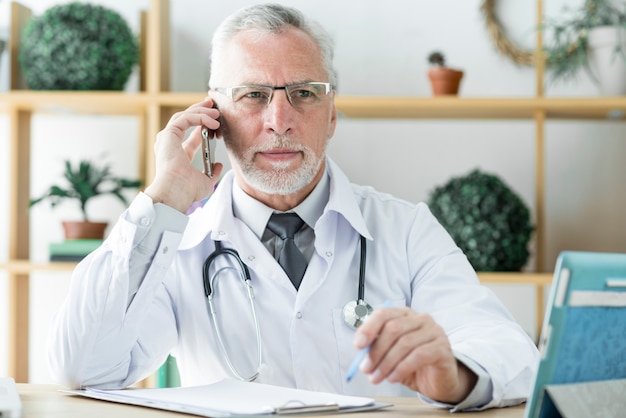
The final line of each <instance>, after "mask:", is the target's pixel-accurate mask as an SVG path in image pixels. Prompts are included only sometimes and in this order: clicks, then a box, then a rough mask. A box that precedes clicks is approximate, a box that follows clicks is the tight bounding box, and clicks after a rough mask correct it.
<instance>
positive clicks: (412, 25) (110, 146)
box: [0, 0, 626, 382]
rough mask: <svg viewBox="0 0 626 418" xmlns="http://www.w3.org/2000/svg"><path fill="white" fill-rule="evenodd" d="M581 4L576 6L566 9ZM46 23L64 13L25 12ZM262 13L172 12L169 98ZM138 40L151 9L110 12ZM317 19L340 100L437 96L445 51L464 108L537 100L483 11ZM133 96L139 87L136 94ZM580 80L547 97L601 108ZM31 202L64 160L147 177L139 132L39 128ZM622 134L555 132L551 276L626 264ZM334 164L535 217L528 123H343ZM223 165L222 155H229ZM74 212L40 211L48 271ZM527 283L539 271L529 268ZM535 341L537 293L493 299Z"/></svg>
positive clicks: (367, 5) (521, 17)
mask: <svg viewBox="0 0 626 418" xmlns="http://www.w3.org/2000/svg"><path fill="white" fill-rule="evenodd" d="M582 1H583V0H570V1H569V2H567V3H569V4H575V3H579V4H580V3H582ZM21 2H22V3H23V4H25V5H27V6H28V7H30V8H32V9H33V11H34V12H35V14H40V13H42V12H43V11H44V10H45V9H47V8H48V7H50V6H51V5H53V4H59V3H65V2H67V1H53V0H28V1H27V0H22V1H21ZM250 2H251V1H242V0H230V1H228V2H217V1H197V0H196V1H194V0H172V1H171V8H172V10H171V17H172V55H173V56H172V87H173V89H174V90H176V91H203V90H205V89H206V82H207V79H208V77H207V71H208V68H207V67H208V64H207V63H208V61H207V55H208V50H209V47H208V42H209V39H210V36H211V33H212V31H213V29H214V28H215V26H216V25H217V24H218V23H219V22H220V21H221V20H222V19H223V18H224V17H225V16H226V15H228V14H229V13H230V12H232V11H234V10H235V9H237V8H239V7H241V6H243V5H246V4H248V3H250ZM98 3H100V4H103V5H105V6H108V7H111V8H114V9H115V10H117V11H119V12H121V13H122V14H123V15H124V16H125V17H126V19H127V20H128V21H129V24H131V26H132V27H133V28H134V29H136V28H137V27H138V12H139V10H140V9H141V8H146V7H147V5H148V3H149V2H148V1H147V0H140V1H134V2H128V1H125V0H100V1H98ZM284 3H285V4H289V5H295V6H297V7H299V8H301V9H302V10H303V11H305V12H306V13H309V14H310V15H312V16H314V17H315V18H316V19H318V20H319V21H320V22H321V23H322V24H324V25H325V26H326V27H327V28H328V29H329V30H330V31H331V33H332V34H333V36H334V37H335V40H336V44H337V60H336V63H337V67H338V71H339V80H340V83H339V84H340V85H339V92H340V94H350V95H395V96H429V95H430V87H429V85H428V81H427V78H426V71H427V70H428V64H427V61H426V57H427V55H428V53H429V52H431V51H432V50H435V49H439V50H442V51H443V52H444V53H445V55H446V57H447V61H448V63H449V64H450V65H451V66H456V67H461V68H463V69H464V70H465V78H464V80H463V84H462V87H461V95H463V96H472V97H532V96H533V95H534V91H535V84H534V83H535V80H534V70H532V69H531V68H526V67H518V66H516V65H515V64H513V63H512V62H511V61H509V59H508V58H506V57H504V56H502V55H499V54H498V53H497V52H496V51H495V48H494V47H493V45H492V43H491V41H490V39H489V37H488V35H487V32H486V30H485V28H484V24H483V21H482V18H481V15H480V11H479V6H480V3H481V1H479V0H438V1H436V2H434V1H426V0H387V1H385V2H378V1H374V0H360V1H358V2H357V1H341V2H338V1H330V0H315V1H307V0H288V1H284ZM534 3H535V2H534V1H525V2H520V1H514V0H508V1H506V0H503V1H500V2H498V15H499V17H500V18H501V20H502V21H503V22H504V25H505V26H506V28H507V31H508V33H509V34H510V37H511V38H512V39H513V40H514V41H515V42H517V43H518V45H520V46H523V47H526V48H531V47H532V46H533V45H534V35H533V29H534V27H535V21H534V18H535V4H534ZM544 3H545V9H546V12H547V14H548V15H551V16H558V14H559V12H560V10H561V6H562V5H563V4H564V3H566V0H549V1H544ZM8 6H9V5H8V2H2V1H1V0H0V37H4V36H6V34H7V31H8V21H7V19H8V17H7V12H8ZM7 65H8V57H7V54H6V53H5V54H3V56H2V57H1V58H0V90H6V89H7V88H8V80H7V70H8V67H7ZM133 88H136V80H135V82H134V84H133V83H131V85H130V86H129V87H128V89H129V90H132V89H133ZM596 94H597V93H596V89H595V86H594V85H593V84H592V83H591V82H590V81H589V79H588V78H586V76H585V75H584V74H583V75H582V76H581V77H580V79H579V80H578V81H577V82H576V83H572V84H567V85H563V84H562V85H555V86H550V87H549V89H548V91H547V95H548V96H567V97H576V96H589V95H596ZM32 128H33V144H34V146H33V164H32V166H33V173H32V184H31V190H32V193H33V194H37V193H39V192H41V191H42V190H43V189H44V188H45V187H46V186H47V185H49V184H50V182H51V181H52V180H51V179H52V177H55V176H56V177H60V170H61V167H60V164H59V161H60V160H61V159H62V158H64V157H65V156H66V155H70V156H72V157H75V158H76V159H78V158H79V157H93V158H97V157H99V156H100V155H101V154H102V152H104V151H106V152H107V153H108V154H107V155H108V158H109V159H110V161H112V162H114V168H115V169H116V170H117V171H118V172H119V173H120V174H123V175H132V174H133V173H134V172H135V170H136V150H135V144H134V141H135V138H136V134H137V129H138V126H137V121H135V120H134V119H133V118H125V117H116V118H108V117H101V116H76V115H67V114H58V113H55V114H45V115H37V116H36V117H35V118H34V119H33V127H32ZM623 136H624V125H623V124H622V123H617V122H585V121H580V122H578V121H572V122H564V121H549V122H548V123H547V129H546V138H547V144H546V153H547V168H546V175H547V184H546V194H547V196H546V199H547V212H546V220H547V224H548V230H547V241H548V242H547V254H546V256H547V257H546V258H547V260H548V263H549V264H550V265H552V264H553V263H554V260H555V259H556V256H557V255H558V253H559V252H560V251H561V250H564V249H578V250H590V251H591V250H595V251H617V252H624V251H625V250H626V234H624V230H625V229H626V219H625V218H626V217H624V216H623V209H622V208H623V207H625V206H626V191H625V190H624V188H623V179H624V178H625V177H626V166H625V165H624V164H623V161H622V158H623V157H622V156H623V155H626V141H624V140H623ZM7 137H8V121H7V119H6V116H5V115H2V114H0V173H1V174H0V175H1V176H2V177H1V178H0V202H2V201H6V196H8V191H7V189H8V181H7V177H8V169H7V163H8V159H7V154H8V141H7ZM329 152H330V155H331V156H332V157H333V158H334V159H335V160H336V161H337V162H338V163H339V164H340V165H342V166H343V168H344V169H345V170H346V171H347V173H348V174H349V175H350V176H351V178H352V179H353V181H355V182H357V183H367V184H372V185H374V186H375V187H376V188H378V189H380V190H384V191H388V192H391V193H393V194H395V195H398V196H400V197H403V198H405V199H408V200H410V201H413V202H417V201H420V200H425V199H427V197H428V194H429V192H430V191H431V190H433V188H434V187H435V186H438V185H441V184H443V183H444V182H445V181H447V180H448V179H449V178H450V177H451V176H456V175H461V174H465V173H467V172H468V171H469V170H470V169H472V168H474V167H480V168H481V169H483V170H485V171H489V172H493V173H496V174H498V175H499V176H501V177H502V178H503V179H504V180H505V181H506V182H507V183H508V184H509V185H510V186H511V187H512V188H513V189H514V190H516V191H517V192H518V193H519V194H520V195H521V196H522V198H523V199H524V200H525V201H526V202H527V203H528V204H529V205H530V206H531V207H533V208H534V206H535V198H534V193H535V191H534V164H535V162H534V125H533V123H532V122H531V121H428V120H399V121H388V120H387V121H386V120H349V119H342V120H341V121H340V123H339V126H338V129H337V132H336V135H335V138H334V139H333V140H332V142H331V146H330V150H329ZM220 155H222V156H223V155H224V153H223V152H222V153H220ZM104 205H105V209H102V215H103V216H105V217H106V218H108V219H112V220H113V219H115V217H116V216H118V215H119V213H120V212H121V211H122V207H121V206H120V205H119V204H118V203H117V202H105V203H104ZM7 211H8V208H7V206H6V205H2V204H0V228H1V229H0V230H2V231H6V227H7V222H8V220H7V219H8V213H7ZM74 211H75V209H74V208H72V207H63V208H61V210H58V211H54V212H52V211H50V210H49V209H48V208H47V207H44V206H41V207H37V208H33V210H32V212H31V215H32V222H33V224H32V225H33V226H32V229H31V253H32V255H33V258H34V259H36V260H38V261H42V260H45V259H46V246H47V244H48V243H49V242H52V241H54V240H59V239H61V231H60V227H59V226H58V220H60V219H61V218H63V217H66V216H67V215H68V214H72V213H75V212H74ZM6 257H7V234H6V233H3V234H1V235H0V260H5V259H6ZM529 268H530V269H532V268H533V266H532V265H531V266H530V267H529ZM67 281H68V278H67V274H55V275H52V274H43V273H39V274H36V275H34V277H33V279H32V282H31V283H32V288H31V293H32V302H31V318H32V326H31V341H32V348H31V352H30V359H31V365H32V370H31V378H30V379H31V381H33V382H49V381H50V377H49V375H48V371H47V368H46V366H45V334H46V328H47V320H48V318H49V317H50V315H51V314H52V313H53V312H54V311H55V310H56V308H57V307H58V305H59V303H60V302H61V300H62V298H63V295H64V292H65V291H66V289H67ZM493 288H494V289H495V290H496V292H497V293H498V294H499V295H500V296H501V297H502V298H503V300H504V301H505V303H506V304H507V305H508V306H509V307H510V309H511V310H512V312H513V313H514V315H515V316H516V317H517V318H518V320H519V321H520V322H521V323H522V325H523V326H524V328H525V329H526V330H527V331H528V332H529V333H530V334H531V335H533V336H534V316H533V312H534V306H535V305H534V304H535V302H534V300H533V293H532V289H531V288H530V287H526V286H514V287H513V288H511V287H507V286H493ZM5 289H6V276H5V275H2V274H0V318H2V320H0V341H6V335H7V332H6V320H5V318H6V313H5V312H4V311H3V310H2V309H3V308H2V307H4V306H6V297H5V295H6V290H5ZM6 350H7V347H6V344H4V343H0V376H1V375H4V374H6V373H7V372H6V370H7V364H6V360H5V359H6V357H7V356H6Z"/></svg>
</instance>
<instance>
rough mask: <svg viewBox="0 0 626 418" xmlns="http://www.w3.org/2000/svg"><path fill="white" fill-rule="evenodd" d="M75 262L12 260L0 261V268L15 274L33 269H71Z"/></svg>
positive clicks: (29, 271)
mask: <svg viewBox="0 0 626 418" xmlns="http://www.w3.org/2000/svg"><path fill="white" fill-rule="evenodd" d="M76 264H77V263H75V262H54V263H32V262H30V261H28V260H12V261H8V262H6V263H0V270H6V271H7V272H11V273H15V274H27V273H31V272H33V271H72V270H74V267H76ZM25 277H28V276H25Z"/></svg>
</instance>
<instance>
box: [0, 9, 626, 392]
mask: <svg viewBox="0 0 626 418" xmlns="http://www.w3.org/2000/svg"><path fill="white" fill-rule="evenodd" d="M542 8H543V6H542V1H541V0H537V16H538V17H537V19H538V21H540V20H541V10H542ZM29 16H30V12H29V11H28V9H25V8H24V7H23V6H20V5H19V4H17V3H12V33H11V37H10V41H9V48H10V54H11V58H12V63H13V65H12V67H11V91H9V92H7V93H0V111H1V112H6V113H7V114H8V115H9V121H10V125H11V129H10V147H11V151H10V152H11V158H10V161H11V168H10V199H9V201H10V205H11V207H10V210H9V217H10V219H9V227H10V231H9V259H8V261H7V262H5V263H2V264H0V269H4V270H5V271H7V273H8V277H9V298H8V300H9V305H10V306H9V324H10V325H9V335H8V340H9V346H10V347H9V361H8V364H9V370H8V374H9V375H10V376H14V377H15V379H16V381H18V382H28V376H29V369H28V352H29V350H28V346H29V340H28V334H29V333H28V329H29V313H28V311H29V276H30V274H31V273H32V272H34V271H70V270H71V269H73V267H74V266H75V264H74V263H31V262H30V261H29V244H30V243H29V219H28V212H29V209H28V202H29V197H30V189H29V184H30V162H29V159H30V124H31V115H32V114H34V113H37V112H48V113H49V112H58V111H63V112H67V111H70V112H76V113H96V114H111V115H119V114H124V115H135V116H137V117H138V118H139V120H140V123H141V129H140V132H139V136H138V138H137V142H138V144H139V145H138V146H139V148H140V152H139V155H140V161H139V177H140V178H142V179H144V180H149V179H151V178H152V177H153V174H154V155H153V150H152V145H151V144H152V141H153V138H155V137H156V135H157V133H158V132H159V130H160V129H162V127H163V126H164V125H165V123H166V122H167V120H168V119H169V117H170V115H171V114H172V112H173V111H175V110H177V109H181V108H184V107H187V106H189V105H190V104H191V103H195V102H198V101H200V100H202V99H203V98H204V96H205V94H204V93H203V92H199V93H175V92H170V91H169V59H170V57H169V0H151V5H150V10H149V11H147V12H145V13H143V14H142V22H143V23H142V37H141V39H142V64H143V65H142V71H141V75H142V77H141V91H140V92H137V93H123V92H67V91H64V92H40V91H29V90H24V89H23V87H22V81H21V80H22V79H21V76H20V74H19V71H18V68H17V65H16V64H15V63H17V50H18V47H19V44H18V40H19V33H20V31H21V27H22V25H23V24H24V23H25V22H26V20H27V18H28V17H29ZM537 42H538V45H541V37H540V36H539V39H538V41H537ZM537 62H539V63H541V62H542V60H541V59H539V60H537ZM536 72H537V91H536V97H532V98H465V97H464V98H458V97H441V98H440V97H438V98H431V97H428V98H426V97H359V96H339V97H337V98H336V104H337V108H338V110H339V111H340V113H341V114H342V115H343V116H344V117H347V118H378V119H398V118H409V119H484V120H491V119H495V120H498V119H517V120H520V119H521V120H530V121H534V123H535V133H536V142H535V150H536V169H535V170H536V171H535V173H534V174H535V179H536V207H535V213H536V216H537V219H536V238H537V266H538V269H537V270H538V271H540V272H541V271H543V269H546V268H547V267H546V266H545V265H544V260H543V257H544V253H545V251H544V239H545V237H544V233H545V232H544V231H545V225H544V171H543V170H544V165H545V161H544V160H545V158H544V124H545V121H546V120H547V119H555V118H556V119H588V120H595V119H597V120H604V119H607V117H612V118H614V119H623V118H624V113H625V112H626V97H615V98H574V99H572V98H567V99H556V98H555V99H553V98H545V97H543V90H542V85H543V65H541V64H540V65H537V66H536ZM479 276H480V279H481V281H482V282H484V283H511V284H529V285H533V286H535V289H536V297H537V311H536V318H537V332H539V330H540V327H541V322H542V320H543V300H544V288H545V286H546V285H548V284H549V283H550V282H551V279H552V275H551V273H550V272H546V273H480V275H479ZM537 335H539V334H537Z"/></svg>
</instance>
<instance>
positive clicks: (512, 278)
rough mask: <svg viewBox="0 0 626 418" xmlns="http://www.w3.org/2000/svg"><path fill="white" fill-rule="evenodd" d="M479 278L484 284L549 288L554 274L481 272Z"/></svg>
mask: <svg viewBox="0 0 626 418" xmlns="http://www.w3.org/2000/svg"><path fill="white" fill-rule="evenodd" d="M478 278H479V279H480V282H481V283H483V284H528V285H533V286H548V285H550V284H552V278H553V276H552V273H515V272H511V273H509V272H480V273H478Z"/></svg>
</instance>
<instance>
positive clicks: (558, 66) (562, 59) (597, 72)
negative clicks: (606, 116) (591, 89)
mask: <svg viewBox="0 0 626 418" xmlns="http://www.w3.org/2000/svg"><path fill="white" fill-rule="evenodd" d="M564 15H565V16H566V18H565V19H563V20H557V19H549V20H546V21H545V22H544V24H543V25H542V28H543V31H544V33H545V39H546V47H545V54H546V69H547V70H548V72H549V73H550V74H551V77H550V81H557V80H568V79H573V78H575V77H576V76H577V75H578V73H579V72H580V71H581V70H585V71H586V72H587V73H588V74H589V75H590V77H591V79H592V80H593V81H594V82H595V83H596V84H598V85H599V87H600V91H601V93H602V94H605V95H623V94H626V77H624V74H625V73H626V2H624V1H623V0H619V1H615V0H585V1H584V3H583V5H582V6H581V7H580V8H578V9H569V8H568V9H565V12H564ZM616 76H617V77H619V78H615V77H616Z"/></svg>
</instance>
